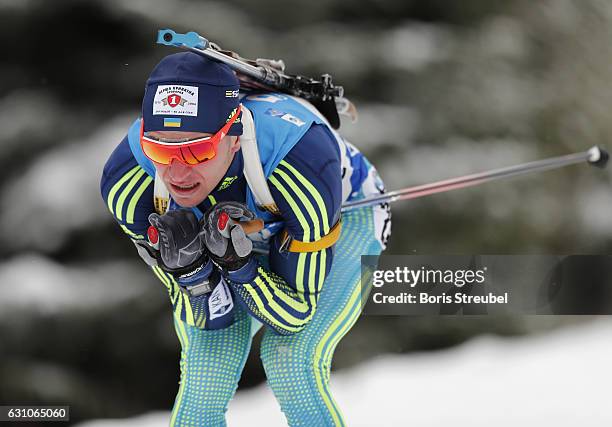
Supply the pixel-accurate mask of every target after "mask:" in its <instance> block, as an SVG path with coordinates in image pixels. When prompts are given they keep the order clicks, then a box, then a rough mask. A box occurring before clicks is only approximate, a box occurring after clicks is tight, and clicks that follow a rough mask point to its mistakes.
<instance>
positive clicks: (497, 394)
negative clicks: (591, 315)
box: [79, 318, 612, 427]
mask: <svg viewBox="0 0 612 427" xmlns="http://www.w3.org/2000/svg"><path fill="white" fill-rule="evenodd" d="M611 336H612V319H607V318H602V319H599V320H596V321H594V322H592V323H589V324H584V325H580V326H573V327H569V328H566V329H563V330H559V331H556V332H553V333H549V334H545V335H536V336H530V337H524V338H513V339H504V338H497V337H481V338H478V339H475V340H472V341H470V342H468V343H467V344H465V345H462V346H459V347H456V348H453V349H450V350H446V351H440V352H434V353H420V354H412V355H402V356H385V357H381V358H378V359H376V360H372V361H370V362H368V363H365V364H362V365H360V366H357V367H355V368H353V369H350V370H345V371H341V372H338V373H334V374H333V375H332V389H333V391H334V394H335V397H336V399H337V401H338V402H339V403H340V405H341V406H342V408H343V410H344V412H345V416H346V418H347V422H348V425H350V426H353V427H361V426H364V427H365V426H419V427H438V426H449V425H452V426H470V427H480V426H482V427H485V426H486V427H489V426H491V425H494V426H495V427H506V426H507V427H516V426H525V425H527V426H536V425H537V426H555V427H565V426H567V427H570V426H571V427H574V426H577V425H580V426H593V427H599V426H610V425H612V412H611V411H610V410H609V404H610V393H609V390H610V385H611V384H612V368H611V367H610V362H609V361H610V358H611V356H612V339H610V337H611ZM168 420H169V413H165V412H155V413H149V414H143V415H141V416H139V417H135V418H132V419H126V420H97V421H88V422H84V423H81V424H79V427H140V426H147V427H156V426H166V425H168ZM253 420H257V424H258V425H266V426H269V427H273V426H284V425H286V424H285V422H284V419H283V417H282V414H281V412H280V410H279V408H278V406H277V404H276V401H275V400H274V398H273V396H272V393H271V392H270V391H269V389H268V388H267V387H266V386H259V387H257V388H255V389H251V390H248V391H245V392H239V393H238V394H237V396H236V398H235V399H234V401H233V402H232V403H231V405H230V408H229V413H228V425H229V426H246V425H253Z"/></svg>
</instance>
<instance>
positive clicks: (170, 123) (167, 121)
mask: <svg viewBox="0 0 612 427" xmlns="http://www.w3.org/2000/svg"><path fill="white" fill-rule="evenodd" d="M164 127H167V128H180V127H181V119H179V118H176V117H164Z"/></svg>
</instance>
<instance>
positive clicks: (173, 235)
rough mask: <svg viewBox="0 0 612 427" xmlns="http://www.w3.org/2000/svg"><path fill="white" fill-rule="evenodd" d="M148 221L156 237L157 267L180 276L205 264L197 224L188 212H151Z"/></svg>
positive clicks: (178, 210) (202, 242)
mask: <svg viewBox="0 0 612 427" xmlns="http://www.w3.org/2000/svg"><path fill="white" fill-rule="evenodd" d="M149 222H150V223H151V225H152V226H153V227H154V228H155V229H156V231H157V234H158V235H159V239H158V243H159V254H158V264H159V266H160V267H161V268H162V269H163V270H164V271H167V272H169V273H172V274H174V275H176V276H180V275H184V274H189V273H191V272H193V271H194V270H196V269H198V268H200V267H201V266H203V265H206V264H207V262H208V255H207V253H206V248H205V246H204V241H203V238H202V237H203V236H202V233H201V225H200V223H199V221H198V219H197V218H196V216H195V214H194V213H193V212H192V211H191V210H190V209H176V210H171V211H168V212H166V213H165V214H164V215H158V214H156V213H152V214H151V215H149ZM149 240H151V236H149ZM151 243H153V244H155V245H156V243H157V242H151ZM156 246H157V245H156Z"/></svg>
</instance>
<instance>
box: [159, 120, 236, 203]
mask: <svg viewBox="0 0 612 427" xmlns="http://www.w3.org/2000/svg"><path fill="white" fill-rule="evenodd" d="M148 135H150V136H151V137H153V138H163V139H164V140H177V141H180V140H183V141H184V140H185V139H194V138H200V137H204V136H210V135H211V134H209V133H200V132H180V131H158V132H150V133H149V134H148ZM239 149H240V142H238V138H237V137H235V136H229V135H226V136H224V137H223V139H222V140H221V142H220V143H219V145H217V152H216V155H215V157H213V158H212V159H210V160H207V161H205V162H203V163H200V164H197V165H187V164H185V163H183V162H181V161H179V160H178V159H172V163H170V164H169V165H162V164H159V163H155V162H154V163H153V164H154V165H155V169H156V170H157V174H158V175H159V176H160V177H161V179H162V180H163V181H164V184H166V187H167V188H168V191H170V194H171V195H172V198H173V199H174V201H175V202H176V203H178V204H179V205H180V206H183V207H186V208H188V207H193V206H197V205H198V204H200V203H202V201H203V200H204V199H205V198H206V197H208V195H209V194H210V193H211V192H212V191H213V190H214V189H215V188H216V186H217V185H218V184H219V181H220V180H221V178H223V176H224V175H225V173H226V172H227V169H228V168H229V166H230V164H231V163H232V160H233V159H234V154H235V153H236V151H238V150H239Z"/></svg>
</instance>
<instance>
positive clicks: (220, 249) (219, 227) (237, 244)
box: [203, 202, 255, 271]
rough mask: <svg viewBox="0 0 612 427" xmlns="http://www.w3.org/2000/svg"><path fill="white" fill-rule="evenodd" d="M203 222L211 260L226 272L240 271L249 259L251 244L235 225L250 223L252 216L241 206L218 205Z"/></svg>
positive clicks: (237, 203)
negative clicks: (242, 222)
mask: <svg viewBox="0 0 612 427" xmlns="http://www.w3.org/2000/svg"><path fill="white" fill-rule="evenodd" d="M204 218H205V225H204V227H203V228H204V230H203V232H204V242H205V245H206V248H207V249H208V252H209V254H210V257H211V258H212V260H213V261H214V262H215V263H216V264H217V265H218V266H219V267H221V268H223V269H225V270H227V271H236V270H239V269H240V268H241V267H242V266H244V265H245V264H246V263H247V262H248V261H249V259H250V258H251V252H252V251H253V242H251V240H249V238H248V237H247V236H246V234H245V233H244V230H243V229H242V227H241V226H240V225H238V224H236V221H250V220H252V219H255V214H254V213H253V212H251V211H250V210H249V209H248V208H247V206H246V205H245V204H243V203H239V202H221V203H219V204H217V205H215V206H213V207H211V208H210V209H209V210H208V211H207V212H206V215H205V217H204Z"/></svg>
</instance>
